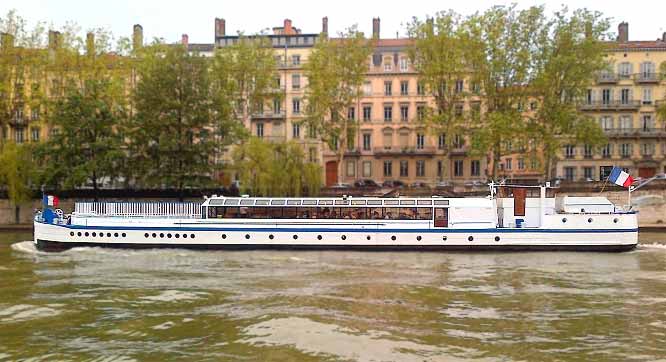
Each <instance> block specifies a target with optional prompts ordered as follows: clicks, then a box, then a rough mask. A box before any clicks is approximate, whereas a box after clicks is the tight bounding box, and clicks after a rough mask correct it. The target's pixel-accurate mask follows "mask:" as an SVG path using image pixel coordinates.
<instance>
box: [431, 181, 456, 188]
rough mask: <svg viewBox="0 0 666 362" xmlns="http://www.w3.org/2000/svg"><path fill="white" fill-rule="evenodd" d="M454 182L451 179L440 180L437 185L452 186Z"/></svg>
mask: <svg viewBox="0 0 666 362" xmlns="http://www.w3.org/2000/svg"><path fill="white" fill-rule="evenodd" d="M451 186H453V184H452V183H451V182H450V181H440V182H438V183H437V185H435V187H451Z"/></svg>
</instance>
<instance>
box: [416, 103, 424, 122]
mask: <svg viewBox="0 0 666 362" xmlns="http://www.w3.org/2000/svg"><path fill="white" fill-rule="evenodd" d="M416 118H418V120H419V121H423V119H424V118H425V106H421V105H419V106H416Z"/></svg>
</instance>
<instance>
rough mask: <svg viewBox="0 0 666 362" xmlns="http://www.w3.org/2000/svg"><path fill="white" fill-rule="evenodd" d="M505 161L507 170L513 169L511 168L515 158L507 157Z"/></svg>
mask: <svg viewBox="0 0 666 362" xmlns="http://www.w3.org/2000/svg"><path fill="white" fill-rule="evenodd" d="M504 163H505V164H506V166H505V167H504V168H505V169H506V170H507V171H511V169H512V163H513V159H511V158H507V159H506V160H505V161H504Z"/></svg>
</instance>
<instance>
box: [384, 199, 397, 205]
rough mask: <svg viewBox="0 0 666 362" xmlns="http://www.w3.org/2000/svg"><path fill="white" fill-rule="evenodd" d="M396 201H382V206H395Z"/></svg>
mask: <svg viewBox="0 0 666 362" xmlns="http://www.w3.org/2000/svg"><path fill="white" fill-rule="evenodd" d="M397 204H398V200H384V205H397Z"/></svg>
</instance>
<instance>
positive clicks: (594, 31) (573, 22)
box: [533, 8, 609, 179]
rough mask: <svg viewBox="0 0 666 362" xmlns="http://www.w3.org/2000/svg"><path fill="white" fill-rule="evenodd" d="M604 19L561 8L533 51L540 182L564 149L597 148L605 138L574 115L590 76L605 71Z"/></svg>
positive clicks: (593, 124) (579, 115)
mask: <svg viewBox="0 0 666 362" xmlns="http://www.w3.org/2000/svg"><path fill="white" fill-rule="evenodd" d="M608 27H609V23H608V20H606V19H604V18H602V16H601V14H600V13H598V12H590V11H587V10H576V11H574V12H573V13H569V12H568V10H567V9H566V8H563V9H562V10H561V11H559V12H557V13H555V17H554V20H553V25H552V30H551V31H550V32H549V36H548V37H547V41H546V42H544V43H543V44H542V45H541V46H540V47H539V48H538V49H537V52H538V53H537V56H538V63H539V66H538V74H537V76H536V79H535V80H534V82H533V89H535V90H536V93H537V94H538V96H539V97H540V99H541V106H540V108H539V110H538V112H537V114H536V132H535V134H537V135H538V137H537V139H538V141H539V144H540V147H541V148H542V149H543V155H544V161H545V170H544V171H545V177H546V179H551V178H552V177H553V165H554V162H555V160H556V157H557V155H558V153H559V152H560V151H561V150H562V147H563V145H565V144H569V143H572V144H576V143H586V144H589V145H591V146H599V145H601V144H603V143H605V142H606V137H605V136H604V134H603V131H602V130H601V128H600V127H599V125H598V124H597V123H596V122H595V120H594V119H593V118H592V117H589V116H587V115H585V114H583V113H581V112H579V110H578V108H577V107H578V105H579V101H580V100H581V99H583V97H584V95H585V92H586V91H587V89H588V87H589V86H590V85H591V84H593V82H594V77H595V76H596V75H597V74H598V73H599V72H600V71H602V70H604V69H606V68H607V67H608V63H607V60H606V58H605V50H606V46H607V45H606V43H605V40H606V39H607V38H608Z"/></svg>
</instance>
